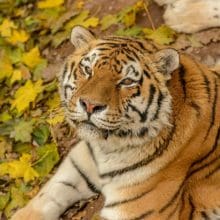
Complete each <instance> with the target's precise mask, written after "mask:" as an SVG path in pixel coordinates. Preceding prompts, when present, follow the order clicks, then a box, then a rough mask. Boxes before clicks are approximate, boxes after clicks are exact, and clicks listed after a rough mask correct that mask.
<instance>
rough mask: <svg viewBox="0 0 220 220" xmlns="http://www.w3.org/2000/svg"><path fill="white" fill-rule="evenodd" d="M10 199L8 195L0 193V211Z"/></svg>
mask: <svg viewBox="0 0 220 220" xmlns="http://www.w3.org/2000/svg"><path fill="white" fill-rule="evenodd" d="M9 199H10V193H9V192H8V193H6V194H3V193H0V210H3V209H4V208H5V206H6V205H7V203H8V201H9Z"/></svg>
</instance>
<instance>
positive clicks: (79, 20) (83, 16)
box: [65, 10, 99, 30]
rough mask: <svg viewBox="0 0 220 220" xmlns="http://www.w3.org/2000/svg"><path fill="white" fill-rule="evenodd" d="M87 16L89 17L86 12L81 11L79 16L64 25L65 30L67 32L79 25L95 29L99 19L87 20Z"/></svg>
mask: <svg viewBox="0 0 220 220" xmlns="http://www.w3.org/2000/svg"><path fill="white" fill-rule="evenodd" d="M88 16H89V11H88V10H85V11H82V12H81V13H80V14H79V15H77V16H76V17H74V18H73V19H72V20H70V21H69V22H68V23H67V24H66V25H65V29H67V30H69V29H71V28H72V27H74V26H75V25H81V26H84V27H86V28H88V27H96V26H97V25H98V24H99V18H97V17H91V18H88Z"/></svg>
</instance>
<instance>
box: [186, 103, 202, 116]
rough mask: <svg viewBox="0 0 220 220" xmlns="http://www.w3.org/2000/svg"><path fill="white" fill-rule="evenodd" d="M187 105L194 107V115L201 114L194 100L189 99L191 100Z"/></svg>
mask: <svg viewBox="0 0 220 220" xmlns="http://www.w3.org/2000/svg"><path fill="white" fill-rule="evenodd" d="M189 105H190V106H191V107H192V108H194V109H195V111H196V116H197V117H199V116H200V114H201V113H200V110H201V108H200V106H199V105H197V104H196V103H195V102H194V101H191V102H190V103H189Z"/></svg>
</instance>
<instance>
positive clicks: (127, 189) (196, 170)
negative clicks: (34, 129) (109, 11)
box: [12, 26, 220, 220]
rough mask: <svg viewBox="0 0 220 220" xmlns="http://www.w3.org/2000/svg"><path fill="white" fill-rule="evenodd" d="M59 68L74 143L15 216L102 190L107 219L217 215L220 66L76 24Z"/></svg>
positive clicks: (57, 210) (55, 213) (52, 212)
mask: <svg viewBox="0 0 220 220" xmlns="http://www.w3.org/2000/svg"><path fill="white" fill-rule="evenodd" d="M71 42H72V44H73V46H74V48H75V50H74V51H73V53H72V54H71V55H70V56H68V57H67V59H66V61H65V62H64V65H63V67H62V70H61V72H60V74H59V83H60V95H61V100H62V102H63V106H64V110H65V115H66V120H67V121H68V122H69V123H70V125H71V126H73V127H74V128H75V129H76V132H77V134H78V136H79V138H80V141H79V142H78V143H77V144H76V145H75V146H74V147H73V148H72V149H71V150H70V152H69V154H68V155H67V156H66V158H65V159H64V161H63V162H62V163H61V165H60V167H59V168H58V170H57V172H56V174H55V175H54V176H53V177H52V178H51V179H50V180H49V182H48V183H46V184H45V186H44V187H43V188H42V189H41V190H40V191H39V193H38V194H37V195H36V196H35V197H34V198H33V199H32V200H31V201H30V202H29V203H28V204H27V205H26V206H25V207H24V208H22V209H21V210H18V211H17V212H16V213H15V214H14V216H13V217H12V220H30V219H31V220H57V219H59V216H60V215H61V214H62V213H63V212H64V211H65V210H66V209H68V208H69V207H70V206H71V205H72V204H74V203H76V202H78V201H82V200H87V199H89V198H91V197H92V196H95V195H99V194H100V193H101V194H102V195H103V196H104V198H105V200H104V204H103V208H102V210H101V211H100V216H101V217H102V218H103V219H107V220H145V219H146V220H173V219H174V220H187V219H190V220H191V219H193V220H198V219H199V220H200V219H212V220H217V219H220V156H219V155H220V143H219V138H220V74H219V73H217V72H213V71H211V70H209V69H208V68H207V67H206V66H204V65H203V64H201V63H199V62H198V61H196V60H195V59H194V58H193V57H191V56H190V55H186V54H184V53H180V52H178V51H176V50H175V49H173V48H168V47H164V48H160V47H158V46H156V45H154V44H153V43H151V42H149V41H147V40H145V39H140V38H132V37H121V36H105V37H102V38H96V37H95V36H94V34H92V33H91V32H90V31H89V30H87V29H86V28H84V27H81V26H76V27H74V28H73V29H72V33H71Z"/></svg>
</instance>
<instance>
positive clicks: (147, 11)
mask: <svg viewBox="0 0 220 220" xmlns="http://www.w3.org/2000/svg"><path fill="white" fill-rule="evenodd" d="M146 1H147V3H146V2H145V1H144V9H145V11H146V13H147V18H148V20H149V22H150V25H151V28H152V29H153V30H154V31H155V30H156V28H155V25H154V22H153V20H152V17H151V14H150V12H149V10H148V5H149V3H148V0H146Z"/></svg>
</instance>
